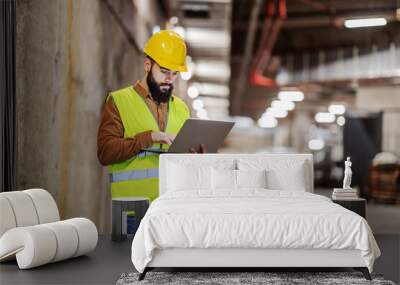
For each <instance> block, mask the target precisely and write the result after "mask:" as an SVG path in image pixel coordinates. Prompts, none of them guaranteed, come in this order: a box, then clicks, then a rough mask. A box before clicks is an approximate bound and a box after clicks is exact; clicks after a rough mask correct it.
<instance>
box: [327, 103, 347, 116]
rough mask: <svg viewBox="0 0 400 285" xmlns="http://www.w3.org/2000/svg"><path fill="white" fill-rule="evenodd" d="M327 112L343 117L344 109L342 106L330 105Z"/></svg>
mask: <svg viewBox="0 0 400 285" xmlns="http://www.w3.org/2000/svg"><path fill="white" fill-rule="evenodd" d="M328 111H329V113H331V114H333V115H343V114H344V113H345V112H346V107H345V106H344V105H342V104H332V105H330V106H329V107H328Z"/></svg>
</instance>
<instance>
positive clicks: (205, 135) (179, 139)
mask: <svg viewBox="0 0 400 285" xmlns="http://www.w3.org/2000/svg"><path fill="white" fill-rule="evenodd" d="M234 124H235V123H234V122H226V121H213V120H200V119H187V120H186V122H185V123H184V124H183V126H182V128H181V130H180V131H179V133H178V135H177V136H176V137H175V139H174V141H173V142H172V144H171V145H170V146H169V149H168V150H165V149H161V144H160V148H159V149H158V148H145V149H143V150H144V151H148V152H155V153H190V148H191V147H193V148H195V150H196V151H199V149H198V148H199V146H200V144H204V145H205V147H206V151H207V153H216V152H217V151H218V148H219V147H221V145H222V144H223V142H224V140H225V137H226V136H227V135H228V133H229V132H230V131H231V129H232V127H233V125H234Z"/></svg>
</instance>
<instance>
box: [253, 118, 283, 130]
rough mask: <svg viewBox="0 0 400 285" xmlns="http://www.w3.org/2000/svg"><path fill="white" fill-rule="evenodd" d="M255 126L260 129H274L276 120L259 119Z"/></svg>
mask: <svg viewBox="0 0 400 285" xmlns="http://www.w3.org/2000/svg"><path fill="white" fill-rule="evenodd" d="M257 124H258V126H259V127H261V128H275V127H276V126H277V125H278V120H277V119H275V118H271V117H270V118H268V117H261V118H260V119H258V121H257Z"/></svg>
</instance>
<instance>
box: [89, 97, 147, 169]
mask: <svg viewBox="0 0 400 285" xmlns="http://www.w3.org/2000/svg"><path fill="white" fill-rule="evenodd" d="M152 143H153V142H152V139H151V130H149V131H146V132H142V133H139V134H137V135H135V136H134V137H132V138H124V125H123V123H122V120H121V117H120V115H119V112H118V110H117V108H116V107H115V105H114V101H113V100H112V97H111V96H109V97H108V99H107V101H106V102H105V103H104V106H103V109H102V114H101V122H100V126H99V129H98V133H97V157H98V159H99V161H100V163H101V164H102V165H109V164H113V163H118V162H121V161H124V160H127V159H129V158H132V157H133V156H134V155H136V154H138V153H139V152H140V150H141V149H143V148H146V147H150V146H151V145H152Z"/></svg>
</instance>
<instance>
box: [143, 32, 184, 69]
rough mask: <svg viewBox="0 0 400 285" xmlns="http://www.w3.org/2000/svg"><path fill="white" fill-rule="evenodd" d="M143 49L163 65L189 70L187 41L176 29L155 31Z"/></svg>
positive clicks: (169, 67)
mask: <svg viewBox="0 0 400 285" xmlns="http://www.w3.org/2000/svg"><path fill="white" fill-rule="evenodd" d="M143 51H144V53H145V54H147V55H148V56H149V57H151V58H152V59H153V60H154V61H155V62H157V64H158V65H160V66H161V67H164V68H168V69H170V70H174V71H181V72H186V71H187V66H186V45H185V41H184V40H183V39H182V38H181V37H180V36H179V35H178V34H177V33H175V32H174V31H171V30H162V31H159V32H158V33H155V34H154V35H153V36H151V38H150V39H149V40H148V41H147V43H146V45H145V46H144V49H143Z"/></svg>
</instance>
